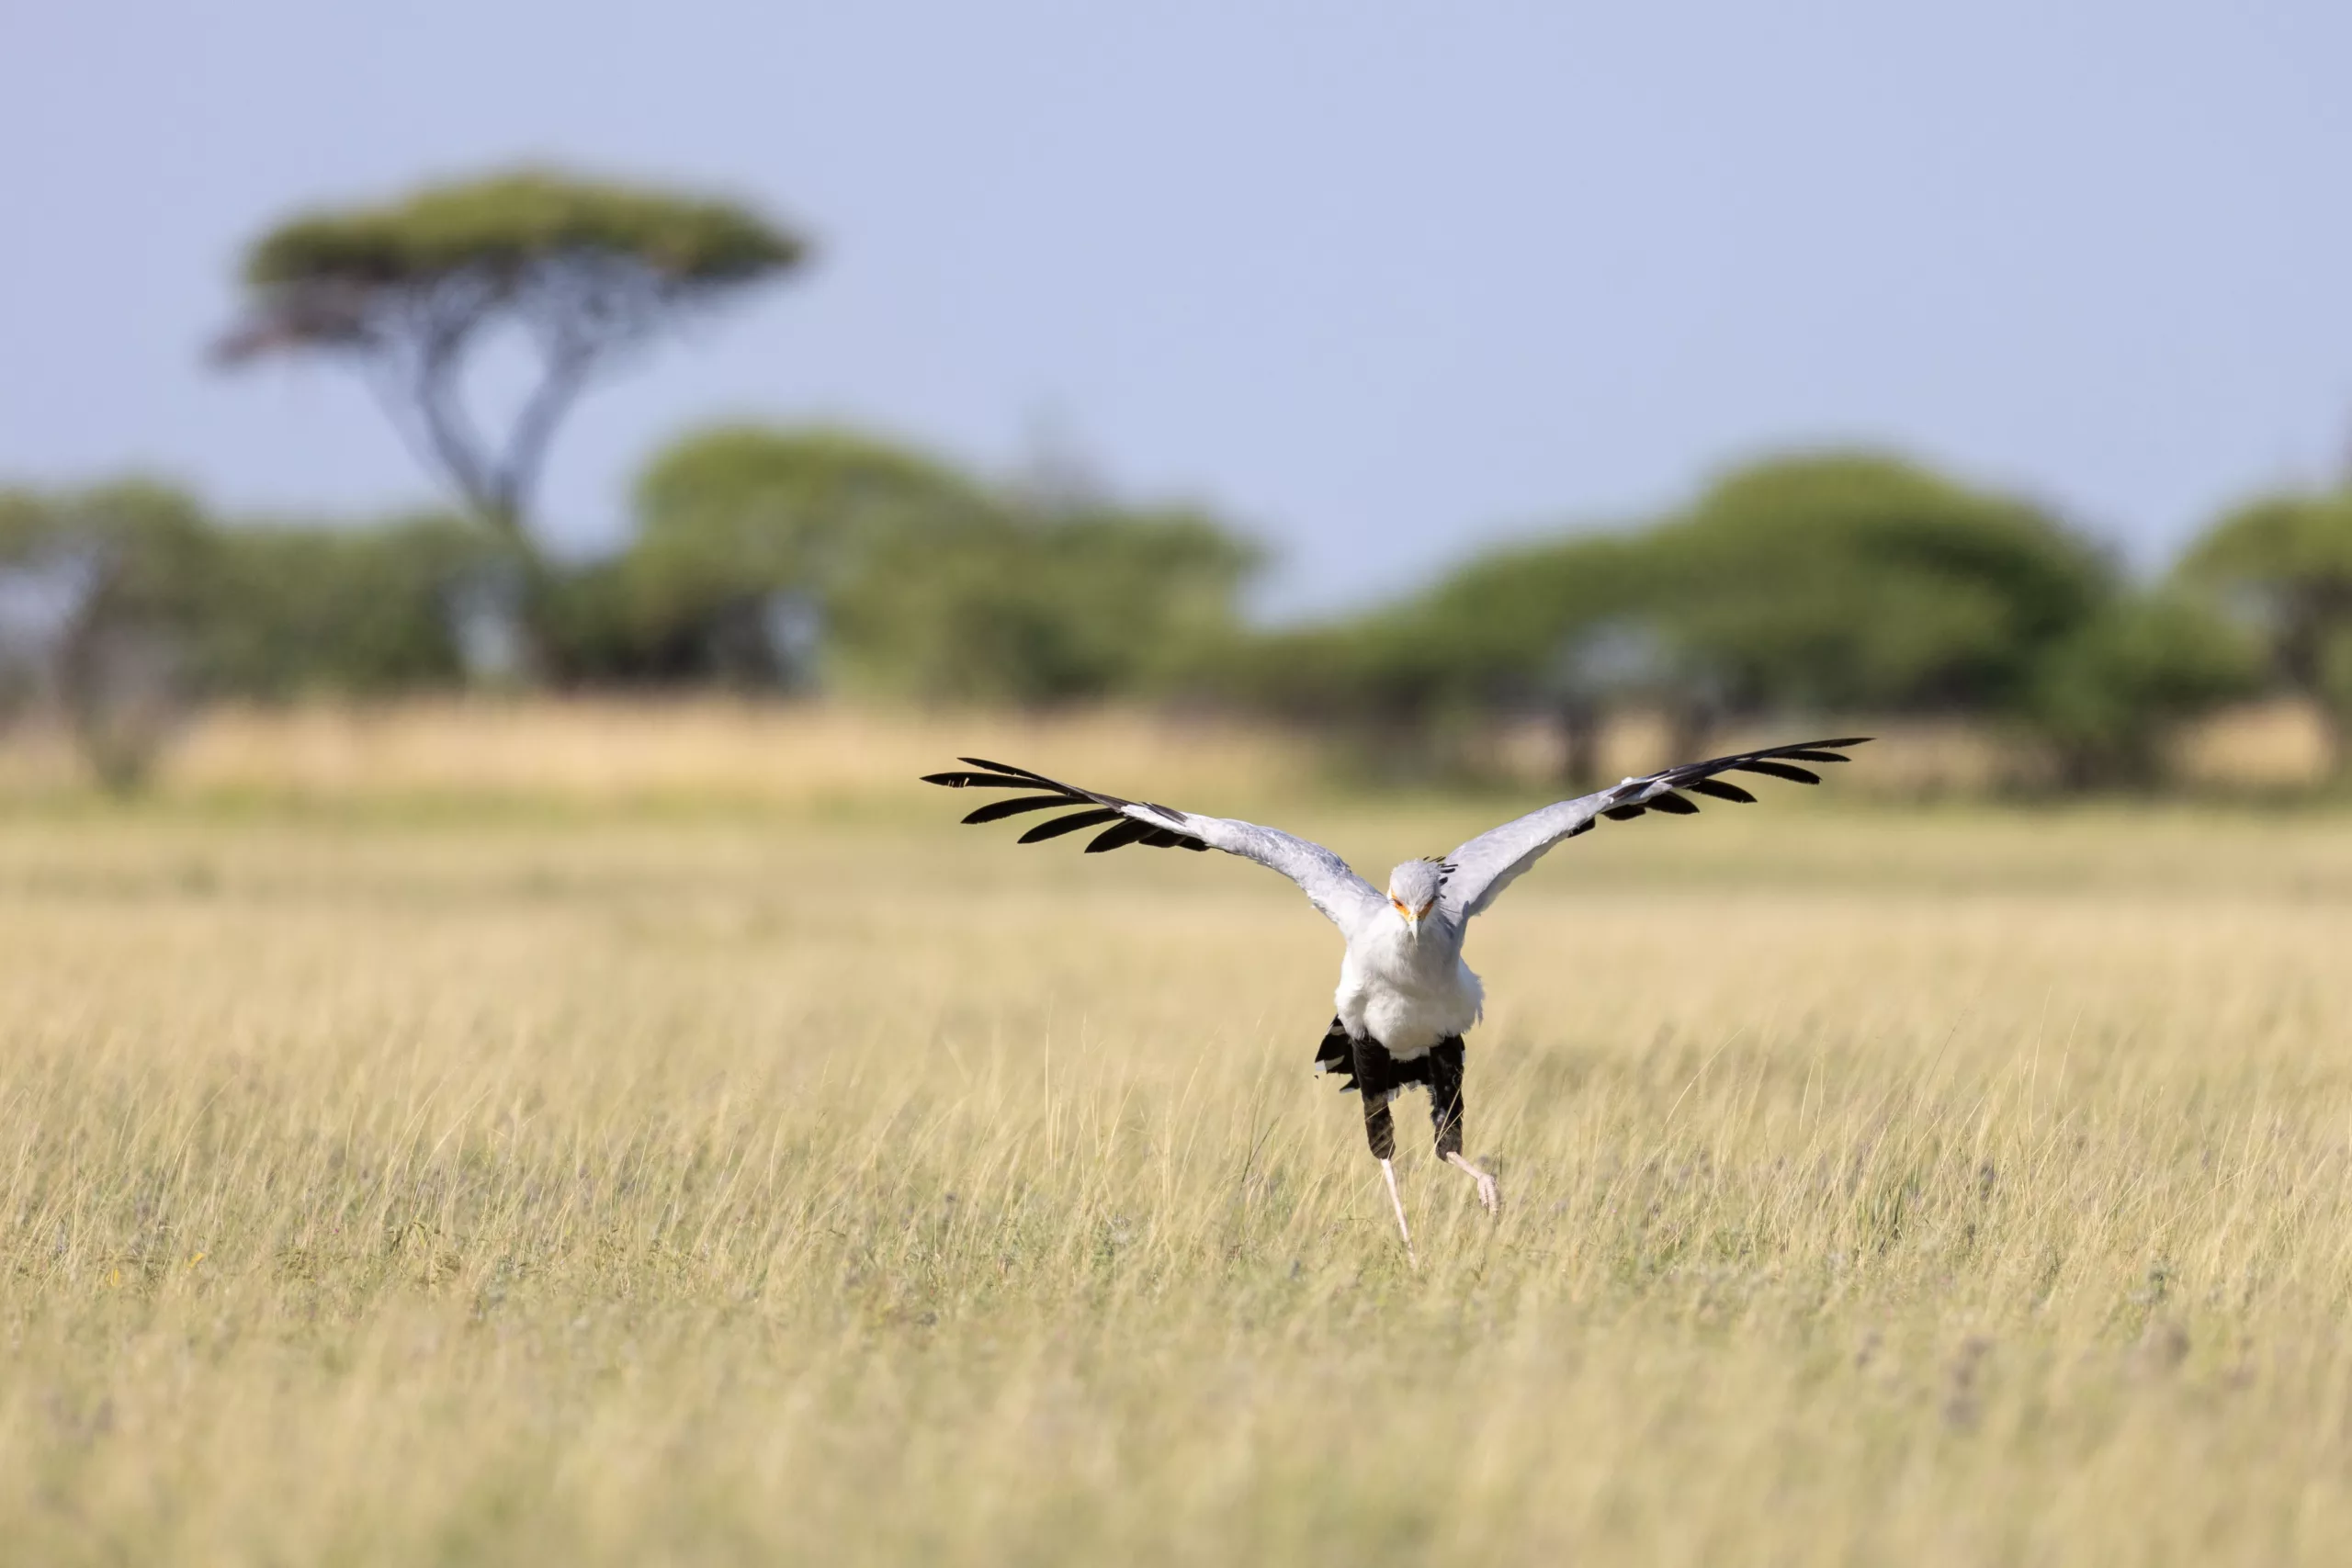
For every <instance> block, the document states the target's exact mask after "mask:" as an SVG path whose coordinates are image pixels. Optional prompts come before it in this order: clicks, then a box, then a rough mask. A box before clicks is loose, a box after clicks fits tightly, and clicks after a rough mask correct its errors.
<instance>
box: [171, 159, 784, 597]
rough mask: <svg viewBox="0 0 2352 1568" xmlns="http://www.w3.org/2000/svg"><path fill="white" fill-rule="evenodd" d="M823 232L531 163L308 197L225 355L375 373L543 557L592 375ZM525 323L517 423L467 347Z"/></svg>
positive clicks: (249, 286) (421, 449)
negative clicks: (338, 203) (541, 487)
mask: <svg viewBox="0 0 2352 1568" xmlns="http://www.w3.org/2000/svg"><path fill="white" fill-rule="evenodd" d="M808 252H809V244H808V242H807V241H806V240H805V239H804V238H803V237H802V236H800V235H799V234H797V233H796V232H794V231H791V230H789V229H786V228H785V227H783V226H781V225H779V224H777V223H775V222H774V221H772V220H768V219H766V218H764V217H763V216H761V215H760V214H758V213H756V212H753V211H752V210H751V209H748V208H745V207H743V206H741V205H739V204H737V203H734V202H730V201H724V200H718V199H715V198H712V197H706V196H699V195H690V194H686V193H682V192H677V191H671V190H664V189H659V188H655V187H651V186H637V185H629V184H625V183H617V182H613V181H607V180H598V179H588V178H583V177H581V176H577V175H568V174H564V173H560V172H558V171H554V170H548V169H518V170H512V171H507V172H504V173H499V174H494V175H489V176H487V177H484V178H480V179H472V180H465V181H459V182H455V183H450V184H444V185H436V186H427V187H425V188H423V189H420V190H417V191H414V192H412V193H411V194H409V195H407V196H405V197H401V198H399V199H397V200H394V201H390V202H387V203H383V204H381V205H377V206H368V207H355V208H347V209H339V210H332V211H318V212H311V213H306V214H303V215H300V216H298V217H296V218H293V219H291V220H288V221H287V222H284V223H282V224H279V225H278V226H277V227H276V228H274V229H272V230H270V231H268V232H266V233H265V234H263V235H262V236H261V237H260V238H259V239H257V240H255V241H254V243H253V245H252V247H251V249H250V250H249V251H248V252H247V254H246V256H245V262H244V269H243V281H244V284H245V288H246V291H247V294H248V300H247V309H246V311H245V314H244V316H243V319H242V320H241V321H238V322H237V323H236V324H235V325H234V326H233V327H232V329H231V330H230V331H229V332H228V333H224V334H223V335H222V336H221V338H220V340H219V342H218V343H217V344H215V345H214V355H215V357H216V358H217V359H219V360H220V362H221V363H223V364H231V365H234V364H242V363H244V362H246V361H249V360H252V359H255V358H258V357H260V356H262V355H268V354H272V353H280V352H289V351H299V350H311V351H325V352H332V353H336V354H340V355H345V356H347V357H349V358H351V359H352V360H354V361H355V362H356V363H357V364H358V365H359V366H360V367H361V368H362V369H363V370H364V371H366V372H367V374H368V378H370V380H371V381H372V382H373V383H374V384H375V388H376V390H377V391H378V393H379V396H380V398H381V400H382V401H383V404H384V407H385V409H386V411H387V412H389V413H390V416H391V418H392V421H393V423H394V424H395V425H396V426H397V427H398V428H399V430H400V432H401V436H402V437H403V438H404V439H405V440H406V441H407V442H408V444H409V445H410V446H411V447H412V448H413V450H414V451H415V453H416V455H417V457H418V458H419V459H420V460H421V461H422V462H423V463H424V465H425V467H426V468H429V469H431V470H432V471H433V472H434V473H435V474H436V475H437V476H438V477H439V478H440V479H442V480H443V481H444V482H446V483H447V485H448V486H449V487H450V488H451V489H452V490H453V491H456V492H457V493H458V496H459V497H461V498H462V499H463V500H464V502H466V504H467V506H468V507H469V509H470V510H471V511H472V512H473V513H474V514H475V515H476V516H477V517H480V518H481V519H482V520H483V521H485V522H488V523H489V524H491V525H492V526H493V527H495V528H497V529H499V530H500V531H501V532H503V533H504V534H505V535H507V536H509V537H510V538H511V539H512V540H513V541H514V542H515V544H516V545H517V546H518V547H521V548H522V549H523V551H524V552H525V555H526V558H529V557H531V556H532V555H533V554H534V552H535V544H534V541H533V540H532V538H531V537H530V530H529V528H528V526H527V522H526V513H527V512H528V510H529V500H530V494H531V491H532V488H533V486H534V483H535V481H536V479H537V474H538V470H539V468H540V465H541V462H542V459H543V458H544V457H545V454H546V448H547V445H548V440H549V438H550V437H551V436H552V434H553V433H554V430H555V426H556V424H557V423H559V422H560V419H561V418H562V415H563V413H564V412H565V411H566V410H567V409H568V408H569V407H570V406H571V401H572V400H573V399H574V398H576V397H577V396H578V395H579V393H580V391H581V390H582V388H584V387H585V386H586V385H587V384H588V382H589V381H590V380H591V379H592V378H594V376H595V375H596V374H597V373H598V372H600V371H602V370H604V369H605V368H608V367H610V366H611V365H612V364H614V363H615V362H616V360H617V359H619V358H620V357H621V356H622V355H624V354H625V353H626V352H627V351H628V350H630V349H633V348H635V347H637V346H639V344H643V343H644V342H646V341H647V340H648V339H650V338H651V337H652V336H654V335H655V334H656V333H659V332H661V331H662V330H663V329H665V328H667V327H668V326H670V325H672V324H673V323H674V322H675V321H678V320H679V319H680V318H681V317H682V316H684V315H685V314H687V313H690V312H691V311H694V310H699V309H702V308H705V307H707V306H708V305H711V304H713V303H716V302H717V301H718V300H720V299H725V298H731V297H733V296H735V295H737V294H739V293H741V292H742V291H743V290H745V289H747V288H751V287H752V286H753V285H755V284H759V283H763V282H766V281H770V280H772V279H774V278H776V277H778V276H782V275H784V274H786V273H787V272H789V271H790V270H791V269H793V268H794V267H796V266H797V265H800V264H801V263H802V262H803V261H804V260H805V259H806V258H807V256H808ZM499 328H508V329H513V330H514V331H515V332H517V333H519V334H520V335H521V336H522V337H523V339H524V340H525V341H526V342H527V343H528V344H530V345H531V346H532V348H533V349H534V350H535V351H536V353H537V358H538V360H539V376H538V379H537V385H536V386H535V387H534V388H533V389H532V391H531V393H530V395H529V396H528V397H527V398H526V400H524V402H523V404H522V405H521V408H520V410H519V411H518V412H516V413H515V415H514V417H513V418H512V420H511V421H510V422H508V423H507V424H506V426H505V428H504V429H503V431H493V430H491V429H489V428H488V427H487V426H486V425H485V424H484V423H482V422H481V421H479V420H476V419H475V418H473V417H472V416H471V415H470V414H469V411H468V410H467V408H466V406H465V401H466V400H465V397H464V385H463V383H464V380H465V371H466V367H467V364H468V355H469V354H470V352H471V351H472V349H473V347H474V346H475V344H478V343H479V342H480V341H481V338H482V337H483V336H484V335H485V333H487V332H489V331H491V330H492V329H499Z"/></svg>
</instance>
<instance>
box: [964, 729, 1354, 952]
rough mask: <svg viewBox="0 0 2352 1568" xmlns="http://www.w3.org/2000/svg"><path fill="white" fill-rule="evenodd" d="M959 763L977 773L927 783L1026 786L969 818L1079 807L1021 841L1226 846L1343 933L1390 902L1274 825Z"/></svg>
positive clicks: (1333, 858)
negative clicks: (1072, 836)
mask: <svg viewBox="0 0 2352 1568" xmlns="http://www.w3.org/2000/svg"><path fill="white" fill-rule="evenodd" d="M956 761H960V762H962V763H964V764H965V765H966V767H967V769H970V770H973V771H970V772H957V773H925V774H924V775H923V781H922V782H923V783H925V784H942V785H944V786H945V787H947V788H949V789H1010V790H1020V791H1023V792H1025V793H1023V794H1020V795H1012V796H1011V797H1010V798H1007V799H1001V800H992V801H990V802H989V803H988V804H987V805H986V806H983V807H978V809H976V810H974V811H972V812H970V813H968V814H967V815H966V817H965V818H964V820H965V821H967V822H971V823H981V822H995V821H999V820H1001V819H1002V818H1007V817H1017V816H1020V815H1022V814H1023V813H1024V812H1030V811H1047V810H1058V809H1061V808H1063V807H1072V806H1075V807H1080V809H1079V810H1077V811H1074V812H1071V813H1069V815H1068V816H1062V817H1055V818H1049V819H1048V820H1046V821H1044V822H1040V823H1038V824H1037V825H1036V826H1035V827H1034V828H1032V829H1029V830H1028V831H1027V832H1025V833H1023V834H1022V835H1021V842H1023V843H1024V844H1034V843H1037V842H1039V841H1040V840H1046V839H1057V838H1059V837H1061V835H1063V834H1064V833H1075V832H1077V831H1079V830H1080V829H1084V828H1101V829H1103V831H1101V832H1099V833H1097V834H1095V835H1094V837H1093V838H1092V839H1091V840H1087V845H1086V852H1087V853H1088V854H1101V853H1102V852H1104V851H1106V850H1115V849H1122V848H1124V847H1125V846H1126V845H1128V844H1144V845H1148V846H1149V847H1151V848H1153V849H1164V850H1223V851H1224V852H1226V853H1227V854H1229V855H1239V856H1240V857H1241V858H1242V859H1243V860H1249V861H1255V862H1257V863H1259V864H1260V865H1262V866H1266V867H1269V868H1270V869H1272V870H1274V871H1279V872H1281V873H1282V874H1283V875H1284V876H1287V877H1289V878H1290V879H1291V880H1292V881H1293V882H1295V883H1297V884H1298V886H1299V890H1300V891H1301V892H1303V893H1305V894H1306V897H1307V898H1308V900H1309V901H1310V902H1312V903H1313V904H1314V906H1315V907H1316V908H1318V909H1320V910H1322V911H1323V913H1324V914H1325V915H1326V916H1327V917H1329V919H1330V920H1331V922H1332V923H1333V924H1334V925H1336V926H1338V927H1339V928H1340V930H1341V931H1354V930H1355V929H1356V928H1357V927H1358V926H1359V925H1361V924H1362V923H1363V921H1365V920H1367V919H1371V918H1372V917H1373V916H1374V915H1377V914H1379V913H1380V912H1381V911H1382V910H1383V909H1384V908H1385V907H1386V905H1387V902H1388V901H1387V900H1386V899H1385V898H1384V897H1381V896H1380V894H1378V893H1377V892H1375V891H1374V889H1373V886H1372V885H1371V884H1370V883H1368V882H1366V881H1365V880H1364V879H1363V877H1361V876H1358V875H1357V874H1355V872H1354V870H1353V869H1352V868H1351V867H1350V866H1349V864H1348V863H1347V862H1346V861H1343V860H1341V859H1340V857H1339V856H1338V855H1335V854H1333V853H1332V852H1330V851H1329V850H1327V849H1325V848H1324V847H1323V846H1322V845H1320V844H1317V843H1312V842H1310V841H1308V840H1305V839H1300V838H1295V837H1293V836H1292V835H1290V834H1288V833H1284V832H1282V831H1280V830H1279V829H1273V828H1261V827H1259V826H1258V825H1257V824H1256V823H1255V822H1237V821H1234V820H1233V819H1232V818H1226V817H1202V816H1199V815H1197V814H1195V813H1193V812H1190V811H1179V810H1177V809H1175V808H1174V807H1168V806H1154V805H1151V804H1149V803H1148V802H1141V801H1133V800H1123V799H1121V798H1120V797H1119V796H1117V795H1101V794H1098V793H1096V792H1095V791H1093V790H1091V789H1080V788H1078V787H1076V786H1075V785H1072V784H1061V783H1058V782H1057V781H1055V780H1053V779H1049V778H1047V777H1046V776H1045V774H1043V773H1031V772H1030V771H1029V770H1028V769H1026V768H1015V767H1012V766H1010V765H1008V764H1006V763H1003V762H991V761H989V760H988V759H987V758H985V757H959V758H957V759H956Z"/></svg>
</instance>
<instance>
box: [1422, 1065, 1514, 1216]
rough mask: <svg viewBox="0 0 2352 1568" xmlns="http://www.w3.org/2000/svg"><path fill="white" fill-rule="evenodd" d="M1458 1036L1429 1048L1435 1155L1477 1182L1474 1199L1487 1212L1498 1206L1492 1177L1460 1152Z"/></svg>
mask: <svg viewBox="0 0 2352 1568" xmlns="http://www.w3.org/2000/svg"><path fill="white" fill-rule="evenodd" d="M1463 1056H1464V1053H1463V1049H1462V1037H1461V1036H1460V1035H1458V1034H1457V1035H1455V1036H1454V1037H1453V1039H1451V1040H1446V1041H1442V1042H1441V1043H1439V1044H1438V1045H1437V1047H1436V1048H1435V1049H1434V1050H1432V1051H1430V1055H1429V1064H1430V1065H1429V1077H1430V1125H1431V1126H1432V1127H1434V1128H1435V1129H1436V1130H1437V1154H1438V1158H1440V1159H1442V1160H1443V1161H1445V1163H1446V1164H1448V1165H1450V1166H1452V1167H1453V1168H1454V1169H1456V1170H1459V1171H1462V1172H1463V1173H1464V1174H1465V1175H1467V1176H1468V1177H1469V1178H1470V1179H1471V1180H1473V1181H1476V1183H1477V1184H1478V1202H1479V1204H1480V1206H1481V1207H1483V1208H1484V1209H1485V1210H1486V1211H1487V1213H1490V1214H1491V1213H1495V1212H1496V1210H1497V1209H1498V1208H1499V1207H1500V1206H1501V1203H1502V1195H1501V1193H1499V1192H1498V1191H1497V1190H1496V1189H1495V1179H1494V1178H1493V1177H1492V1176H1489V1175H1488V1174H1487V1172H1485V1171H1483V1170H1480V1169H1479V1168H1477V1167H1476V1166H1475V1165H1472V1164H1471V1163H1470V1162H1469V1161H1468V1160H1467V1159H1464V1157H1463V1155H1462V1114H1463V1112H1462V1076H1463V1066H1464V1063H1463Z"/></svg>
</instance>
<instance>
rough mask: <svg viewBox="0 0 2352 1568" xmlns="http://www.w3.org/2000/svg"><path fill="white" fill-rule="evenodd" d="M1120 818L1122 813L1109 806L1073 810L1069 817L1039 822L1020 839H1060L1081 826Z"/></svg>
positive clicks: (1042, 840)
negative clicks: (1090, 809) (1089, 809)
mask: <svg viewBox="0 0 2352 1568" xmlns="http://www.w3.org/2000/svg"><path fill="white" fill-rule="evenodd" d="M1119 819H1120V814H1119V813H1118V812H1116V811H1114V810H1113V809H1111V807H1107V806H1105V807H1100V808H1099V809H1096V810H1093V811H1073V812H1071V813H1070V814H1069V816H1068V817H1057V818H1054V819H1053V820H1052V821H1050V822H1040V823H1038V824H1037V825H1036V826H1035V828H1032V829H1029V830H1028V831H1027V832H1025V833H1023V834H1022V835H1021V840H1020V841H1021V842H1023V843H1024V844H1037V843H1043V842H1044V841H1045V840H1047V839H1058V838H1060V837H1061V836H1062V835H1063V834H1064V833H1075V832H1077V831H1078V830H1079V829H1080V828H1098V827H1101V826H1102V825H1103V823H1105V822H1116V821H1118V820H1119Z"/></svg>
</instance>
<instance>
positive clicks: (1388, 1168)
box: [1380, 1159, 1421, 1269]
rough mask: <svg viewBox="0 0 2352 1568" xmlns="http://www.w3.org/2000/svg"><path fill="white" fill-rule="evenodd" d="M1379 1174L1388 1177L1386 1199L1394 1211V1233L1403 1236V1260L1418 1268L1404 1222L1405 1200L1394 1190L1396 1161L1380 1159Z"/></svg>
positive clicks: (1411, 1234)
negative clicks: (1395, 1227)
mask: <svg viewBox="0 0 2352 1568" xmlns="http://www.w3.org/2000/svg"><path fill="white" fill-rule="evenodd" d="M1380 1174H1381V1175H1383V1176H1385V1177H1386V1178H1387V1179H1388V1201H1389V1203H1390V1205H1391V1206H1392V1207H1394V1208H1395V1209H1396V1211H1397V1235H1401V1236H1403V1237H1404V1238H1405V1261H1406V1262H1407V1263H1408V1264H1410V1265H1411V1266H1412V1267H1414V1268H1416V1269H1419V1267H1420V1266H1421V1260H1420V1259H1419V1258H1416V1257H1414V1256H1413V1233H1412V1231H1411V1229H1410V1228H1409V1227H1408V1226H1407V1225H1406V1224H1405V1200H1404V1198H1403V1197H1402V1196H1401V1195H1400V1194H1399V1193H1398V1192H1397V1162H1396V1161H1395V1160H1388V1159H1384V1160H1382V1161H1381V1162H1380Z"/></svg>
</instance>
